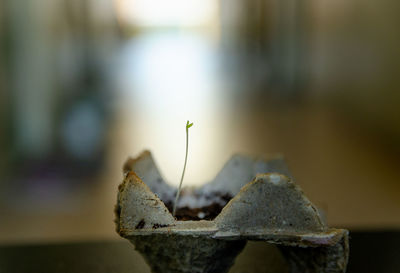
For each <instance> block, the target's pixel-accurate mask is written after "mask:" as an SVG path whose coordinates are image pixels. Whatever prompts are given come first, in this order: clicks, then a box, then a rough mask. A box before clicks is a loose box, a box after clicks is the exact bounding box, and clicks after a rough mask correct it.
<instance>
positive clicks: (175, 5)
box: [115, 0, 227, 185]
mask: <svg viewBox="0 0 400 273" xmlns="http://www.w3.org/2000/svg"><path fill="white" fill-rule="evenodd" d="M115 4H116V10H117V16H118V19H119V20H120V22H122V23H123V24H124V25H125V26H134V27H136V28H138V29H139V30H140V29H141V28H142V31H139V32H136V33H141V34H140V35H136V36H134V37H132V39H131V40H130V41H128V42H127V43H126V44H125V46H124V48H123V49H122V51H121V54H120V56H119V62H118V64H117V68H116V70H115V72H116V79H117V86H118V90H119V91H120V92H121V94H122V97H123V100H124V101H123V103H122V104H123V105H124V107H121V109H120V111H121V119H123V120H124V121H125V122H126V126H124V128H123V131H124V134H125V136H126V139H124V140H123V141H122V142H123V143H124V144H123V147H124V151H121V152H122V153H124V155H123V156H134V155H137V154H138V153H139V152H140V151H142V150H143V149H145V148H147V149H150V150H151V151H152V153H153V156H154V158H155V160H156V162H157V163H158V165H159V167H160V169H161V171H162V173H163V175H164V177H165V178H166V180H167V181H168V182H170V183H171V184H175V185H177V184H178V183H179V178H180V175H181V171H182V168H183V160H184V156H185V124H186V120H190V121H191V122H194V126H193V127H192V128H191V131H190V140H189V157H188V165H187V172H186V175H185V184H186V185H190V184H192V185H193V184H200V183H205V182H207V181H208V180H211V179H212V178H213V177H214V176H215V175H216V173H217V172H218V171H219V169H220V168H221V167H222V165H223V163H224V162H223V161H224V160H226V159H227V158H226V157H224V158H223V159H221V156H222V157H223V155H222V154H221V150H224V148H225V146H224V144H225V143H226V138H227V136H225V135H224V134H223V132H224V130H223V125H224V124H225V123H224V121H223V116H224V115H223V113H224V107H225V105H224V102H223V100H222V98H221V96H220V95H221V94H220V93H219V92H218V90H219V89H218V84H219V83H218V81H217V77H215V75H216V74H217V73H216V70H217V65H216V64H217V58H216V56H215V55H216V50H217V47H216V45H215V41H216V40H215V38H218V36H215V34H216V33H217V31H216V30H217V29H218V27H217V26H218V1H214V0H168V1H162V0H115ZM143 27H144V28H143ZM147 27H150V28H147ZM193 27H195V28H193ZM197 27H200V28H197ZM168 29H169V30H168ZM200 29H201V30H200ZM196 31H197V32H196ZM124 138H125V137H124ZM217 155H219V157H218V156H217ZM218 159H221V162H218Z"/></svg>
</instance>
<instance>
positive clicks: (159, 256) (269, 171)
mask: <svg viewBox="0 0 400 273" xmlns="http://www.w3.org/2000/svg"><path fill="white" fill-rule="evenodd" d="M118 190H119V191H118V200H117V205H116V209H115V212H116V220H115V222H116V230H117V232H118V233H119V234H120V235H121V236H122V237H124V238H126V239H128V240H130V241H131V242H132V243H133V244H134V245H135V247H136V249H137V250H138V251H139V252H141V253H142V255H143V256H144V258H145V259H146V261H147V262H148V264H149V266H150V267H151V269H152V271H153V272H160V273H164V272H228V271H229V268H230V267H231V266H232V265H233V263H234V260H235V258H236V256H237V255H238V254H239V253H240V252H241V251H242V249H243V248H244V246H245V244H246V242H247V240H255V241H265V242H267V243H270V244H274V245H276V247H278V248H279V249H280V250H281V252H282V254H283V256H284V257H285V259H286V261H287V264H288V266H289V271H290V272H302V273H304V272H310V273H313V272H332V273H334V272H335V273H336V272H345V271H346V266H347V261H348V255H349V243H348V231H347V230H344V229H334V228H328V227H327V226H326V225H325V223H324V222H323V221H322V219H321V217H320V215H319V213H318V210H317V209H316V208H315V206H314V205H313V204H312V203H311V202H310V201H309V200H308V199H307V198H306V197H305V195H304V194H303V192H302V191H301V189H300V188H299V187H298V186H297V185H296V184H295V183H294V182H293V178H292V177H291V175H290V173H289V171H288V169H287V167H286V164H285V162H284V160H283V159H282V158H281V157H272V158H254V157H249V156H243V155H235V156H233V157H232V158H231V159H230V160H229V161H228V162H227V163H226V165H225V166H224V167H223V169H222V170H221V171H220V173H219V174H218V175H217V176H216V178H215V179H214V180H213V181H211V182H210V183H208V184H205V185H204V186H202V187H200V188H197V189H195V190H194V191H193V192H192V194H193V196H194V197H193V198H194V199H195V200H194V202H192V203H194V205H196V203H197V204H201V205H207V204H208V203H209V202H214V203H221V204H223V205H224V207H223V209H222V211H221V212H220V213H219V214H218V216H217V217H215V218H214V219H212V220H198V221H179V220H176V219H175V218H174V217H173V216H172V215H171V213H170V211H169V210H168V208H167V206H166V204H171V202H172V201H173V200H174V197H175V193H176V189H175V188H174V187H172V186H170V185H168V184H167V183H165V182H164V180H163V178H162V176H161V174H160V172H159V170H158V168H157V167H156V165H155V163H154V160H153V158H152V156H151V154H150V152H149V151H145V152H143V153H142V154H141V155H140V156H139V157H137V158H135V159H128V160H127V162H126V163H125V165H124V180H123V182H122V184H121V185H120V186H119V188H118ZM214 193H218V194H214ZM220 193H223V194H229V195H230V196H232V197H233V198H232V199H230V201H229V202H227V203H226V201H225V203H226V204H225V203H224V201H223V200H221V199H219V196H221V194H220ZM204 196H205V197H207V198H204ZM210 196H212V197H213V198H209V197H210ZM183 199H184V198H183ZM207 202H208V203H207ZM192 205H193V204H192ZM179 206H183V204H178V207H179Z"/></svg>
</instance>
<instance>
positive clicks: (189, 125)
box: [172, 121, 193, 217]
mask: <svg viewBox="0 0 400 273" xmlns="http://www.w3.org/2000/svg"><path fill="white" fill-rule="evenodd" d="M192 126H193V122H192V123H189V121H187V122H186V154H185V164H184V165H183V171H182V176H181V182H180V183H179V187H178V191H177V192H176V197H175V202H174V209H173V210H172V216H174V217H175V212H176V205H177V204H178V199H179V195H180V193H181V188H182V182H183V177H184V176H185V170H186V162H187V157H188V150H189V128H190V127H192Z"/></svg>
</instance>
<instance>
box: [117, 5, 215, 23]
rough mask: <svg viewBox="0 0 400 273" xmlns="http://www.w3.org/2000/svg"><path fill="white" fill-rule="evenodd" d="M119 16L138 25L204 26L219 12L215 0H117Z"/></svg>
mask: <svg viewBox="0 0 400 273" xmlns="http://www.w3.org/2000/svg"><path fill="white" fill-rule="evenodd" d="M115 1H116V7H117V12H118V14H119V15H118V16H119V18H120V19H122V20H123V21H124V22H126V23H130V24H133V25H138V26H180V27H190V26H203V25H208V24H210V22H212V21H213V19H214V18H215V17H216V14H217V3H218V2H217V1H215V0H168V1H165V0H115Z"/></svg>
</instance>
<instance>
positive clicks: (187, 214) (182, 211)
mask: <svg viewBox="0 0 400 273" xmlns="http://www.w3.org/2000/svg"><path fill="white" fill-rule="evenodd" d="M215 197H218V199H222V200H223V201H224V202H225V203H224V204H223V205H221V204H219V203H217V202H215V203H212V204H210V205H208V206H204V207H201V208H189V207H178V208H177V209H176V213H175V218H176V219H177V220H179V221H189V220H214V218H215V217H217V216H218V214H219V213H220V212H221V210H222V209H223V208H224V207H225V205H226V204H227V203H228V202H229V200H231V199H232V196H230V195H229V194H221V193H213V194H212V196H210V199H211V198H215ZM207 199H209V198H208V196H207ZM165 205H166V206H167V208H168V210H169V211H170V212H171V213H172V210H173V203H172V202H168V203H166V204H165ZM201 212H202V213H204V217H202V218H200V217H199V213H201Z"/></svg>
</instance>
